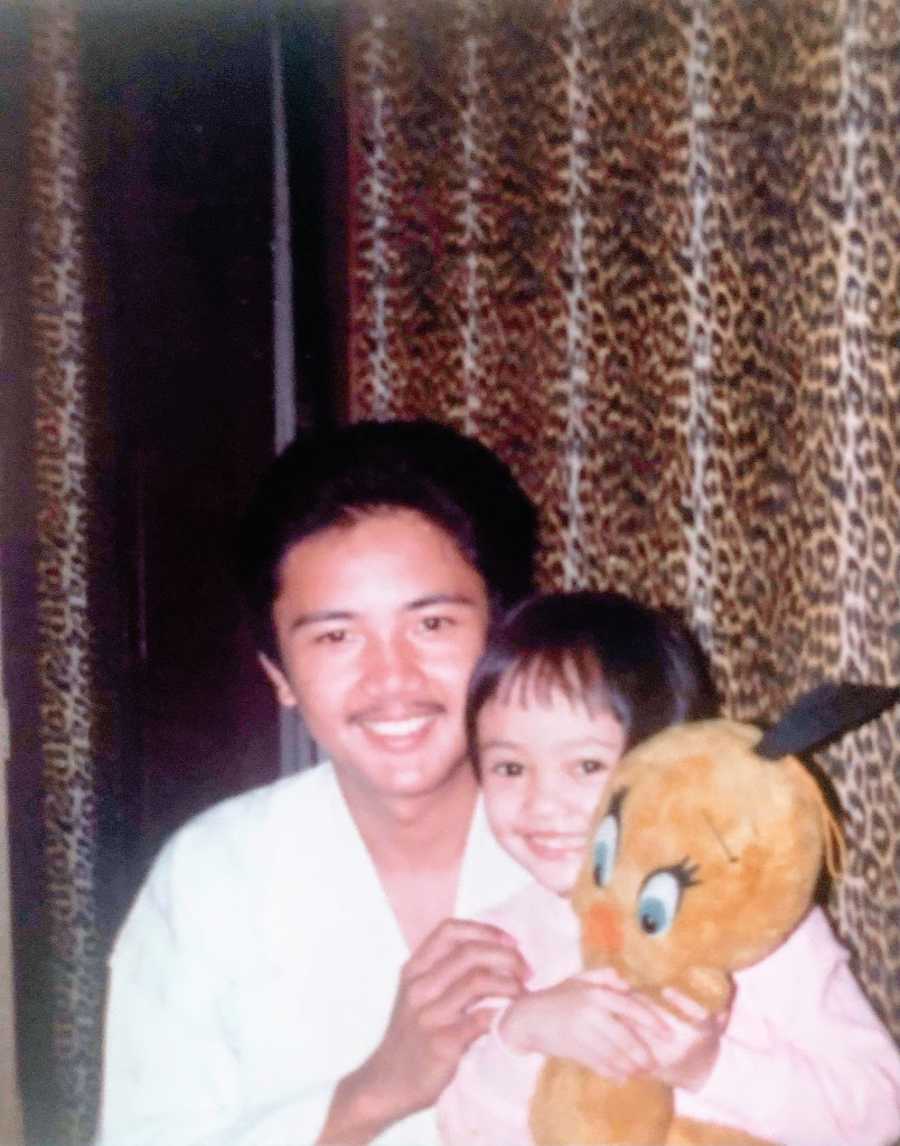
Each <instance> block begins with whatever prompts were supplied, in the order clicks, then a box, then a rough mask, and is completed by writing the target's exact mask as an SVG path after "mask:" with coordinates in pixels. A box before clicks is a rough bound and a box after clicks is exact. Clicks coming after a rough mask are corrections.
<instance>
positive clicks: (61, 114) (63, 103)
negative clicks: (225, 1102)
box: [29, 0, 109, 1146]
mask: <svg viewBox="0 0 900 1146" xmlns="http://www.w3.org/2000/svg"><path fill="white" fill-rule="evenodd" d="M76 8H77V5H76V3H75V2H74V0H72V2H71V3H69V2H67V0H58V2H54V0H44V2H42V3H40V4H35V5H34V7H33V10H32V12H31V43H32V56H31V66H30V72H31V76H30V78H31V91H30V107H29V136H30V139H29V169H30V201H31V224H32V225H31V229H30V234H29V239H30V244H31V260H32V267H33V271H32V279H31V311H32V323H33V333H32V341H33V355H34V379H33V381H34V392H35V464H36V487H37V563H38V567H37V597H38V630H39V633H38V643H39V647H38V650H37V655H38V669H39V676H40V690H41V711H40V733H39V735H40V741H41V747H42V751H43V760H44V777H43V790H44V827H45V839H46V896H47V908H46V910H47V917H48V922H49V930H50V947H51V965H50V969H49V980H50V984H51V991H52V1026H53V1031H52V1061H51V1062H50V1063H48V1064H47V1073H48V1078H47V1080H46V1086H45V1094H46V1096H47V1101H49V1103H50V1105H51V1107H52V1109H51V1110H50V1111H49V1112H48V1111H40V1112H38V1116H39V1117H40V1118H41V1119H42V1120H43V1119H46V1120H47V1122H48V1126H47V1127H46V1128H45V1131H44V1133H45V1134H46V1135H48V1136H49V1137H47V1139H46V1140H47V1141H52V1143H53V1146H76V1144H81V1143H87V1142H89V1141H90V1140H91V1138H92V1135H93V1126H94V1118H95V1114H96V1110H95V1107H96V1099H97V1091H98V1083H99V1067H100V1040H101V1009H102V999H103V984H104V958H103V948H102V944H101V942H100V937H99V933H98V921H97V888H96V885H95V877H96V859H97V802H96V798H95V783H96V767H97V763H98V758H99V755H100V741H101V731H100V724H101V723H102V722H103V719H104V711H103V707H102V704H100V703H98V701H99V697H98V691H97V678H96V673H95V669H96V658H95V656H94V653H95V635H96V634H95V618H94V617H93V616H92V609H91V588H90V582H91V572H92V569H93V567H95V566H96V565H97V564H98V563H99V561H98V540H99V539H98V536H97V519H96V514H95V510H96V505H95V498H94V494H93V475H92V468H91V467H92V465H93V463H94V462H95V458H94V453H95V451H96V448H97V446H96V442H95V437H96V428H97V427H96V410H95V405H94V404H95V402H96V399H97V394H96V376H95V373H94V372H93V371H92V369H91V364H90V362H89V360H88V355H87V339H86V325H87V324H86V318H87V315H86V311H87V304H86V282H85V246H84V243H85V240H84V212H85V204H84V180H83V169H82V162H83V161H82V155H81V150H80V147H81V124H80V119H79V116H80V107H79V96H80V92H79V83H78V59H79V57H78V43H77V37H76V32H77V16H76ZM105 552H106V553H108V552H109V549H108V548H107V549H106V550H105Z"/></svg>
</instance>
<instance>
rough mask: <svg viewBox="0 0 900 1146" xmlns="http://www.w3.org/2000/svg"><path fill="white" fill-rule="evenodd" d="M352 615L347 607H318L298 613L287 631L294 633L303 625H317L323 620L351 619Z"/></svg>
mask: <svg viewBox="0 0 900 1146" xmlns="http://www.w3.org/2000/svg"><path fill="white" fill-rule="evenodd" d="M354 616H355V614H354V613H351V612H350V610H349V609H319V610H317V611H315V612H312V613H300V615H299V616H297V617H294V619H293V620H292V621H291V623H290V625H289V626H288V632H289V633H294V632H296V631H297V629H302V628H303V626H304V625H317V624H320V623H321V622H323V621H352V620H353V618H354Z"/></svg>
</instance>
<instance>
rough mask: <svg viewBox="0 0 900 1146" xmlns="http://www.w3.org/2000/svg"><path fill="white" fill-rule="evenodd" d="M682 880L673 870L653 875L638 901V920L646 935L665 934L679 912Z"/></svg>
mask: <svg viewBox="0 0 900 1146" xmlns="http://www.w3.org/2000/svg"><path fill="white" fill-rule="evenodd" d="M681 887H682V885H681V880H679V878H678V877H677V876H676V875H675V874H674V873H673V872H671V871H658V872H656V874H655V875H651V876H650V878H649V879H648V880H647V882H646V883H645V884H644V886H643V887H642V888H641V894H640V895H639V896H638V902H637V920H638V924H639V926H640V928H641V931H643V932H644V934H645V935H665V933H666V932H667V931H668V930H669V928H670V927H671V926H672V924H673V923H674V922H675V916H676V915H677V914H678V907H679V904H680V903H681Z"/></svg>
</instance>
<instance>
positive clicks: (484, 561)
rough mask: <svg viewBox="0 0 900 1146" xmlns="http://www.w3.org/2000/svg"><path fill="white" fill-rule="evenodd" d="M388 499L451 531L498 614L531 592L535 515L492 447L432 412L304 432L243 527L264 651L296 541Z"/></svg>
mask: <svg viewBox="0 0 900 1146" xmlns="http://www.w3.org/2000/svg"><path fill="white" fill-rule="evenodd" d="M385 507H390V508H402V509H412V510H415V511H417V512H418V513H421V514H422V515H423V516H425V517H427V518H428V519H429V520H430V521H432V522H433V523H434V524H435V525H438V526H440V527H441V528H442V529H444V530H445V531H446V532H447V533H448V534H449V535H450V536H451V537H452V538H453V540H454V541H455V542H456V545H457V546H458V548H459V550H460V552H461V553H462V555H463V556H464V557H465V559H466V560H467V561H468V562H469V563H470V564H471V565H472V567H473V568H474V569H476V570H477V571H478V572H479V573H480V574H481V576H482V577H483V578H484V582H485V585H486V587H487V592H488V599H489V601H490V605H491V611H492V615H496V614H497V613H499V612H500V611H502V610H505V609H507V608H509V607H510V606H511V605H512V604H514V603H515V602H516V601H518V600H520V599H521V598H522V597H523V596H525V595H526V594H527V593H529V592H530V591H531V589H532V585H533V566H534V551H535V547H536V542H537V515H536V512H535V509H534V506H533V505H532V503H531V501H530V500H529V498H528V497H527V496H526V495H525V493H524V492H523V490H522V489H521V487H520V486H519V485H518V483H517V482H516V480H515V478H514V477H513V476H512V474H511V472H510V471H509V469H508V468H507V467H506V465H505V464H504V463H503V462H501V461H500V459H499V458H498V457H497V456H496V455H495V454H493V453H492V452H491V451H490V450H489V449H488V448H487V447H486V446H484V445H482V444H481V443H480V442H477V441H475V440H474V439H472V438H467V437H465V436H463V435H462V434H460V433H457V431H455V430H452V429H451V428H450V427H449V426H444V425H441V424H440V423H437V422H432V421H428V420H426V419H418V420H414V421H396V422H355V423H353V424H352V425H349V426H344V427H340V428H337V429H333V428H329V429H325V430H318V431H313V432H309V433H303V434H301V435H299V436H298V437H297V438H295V440H294V441H293V442H292V443H291V444H290V445H289V446H288V447H287V448H286V449H285V450H284V452H283V453H282V454H280V455H279V457H278V458H276V460H275V462H274V463H273V465H272V466H271V468H270V469H269V471H268V472H267V473H266V474H265V475H264V477H263V479H262V481H261V482H260V485H259V487H258V489H257V491H256V494H255V495H254V498H253V500H252V502H251V504H250V507H249V509H248V511H247V513H246V515H245V518H244V521H243V523H242V525H241V528H240V532H239V535H238V547H237V549H238V552H237V568H238V577H239V580H240V584H241V588H242V590H243V593H244V598H245V600H246V602H247V604H248V606H249V609H250V615H251V619H252V622H253V626H254V635H255V637H256V641H257V646H258V647H259V648H260V649H261V650H262V651H263V652H265V653H266V654H267V655H268V656H270V657H272V658H273V659H274V658H277V655H278V651H277V646H276V641H275V632H274V628H273V625H272V604H273V602H274V601H275V598H276V597H277V595H278V591H279V570H280V565H281V561H282V558H283V557H284V556H285V554H286V553H287V551H288V550H289V549H290V548H291V546H293V545H295V544H297V542H299V541H303V540H304V538H307V537H310V536H312V534H314V533H317V532H319V531H320V530H323V529H328V528H329V527H330V526H334V525H344V524H348V523H350V522H352V521H354V520H355V519H356V518H358V517H359V516H360V515H361V514H364V513H367V512H371V511H372V510H376V509H379V508H385Z"/></svg>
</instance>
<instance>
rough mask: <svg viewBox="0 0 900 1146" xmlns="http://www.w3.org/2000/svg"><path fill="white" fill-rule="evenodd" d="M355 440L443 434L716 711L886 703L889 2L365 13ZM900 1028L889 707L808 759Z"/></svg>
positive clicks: (896, 435) (358, 46)
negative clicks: (861, 687) (389, 425)
mask: <svg viewBox="0 0 900 1146" xmlns="http://www.w3.org/2000/svg"><path fill="white" fill-rule="evenodd" d="M354 15H355V19H354V22H353V26H352V29H351V41H350V64H351V71H350V77H351V78H350V83H351V98H350V107H351V112H352V123H351V128H352V141H353V142H352V169H353V171H354V185H353V188H352V202H351V223H352V243H351V252H352V283H351V286H352V298H353V310H352V324H351V345H350V361H351V371H352V392H351V410H350V413H351V416H353V417H364V416H369V417H371V416H374V417H379V418H383V417H388V416H391V417H393V416H399V417H411V416H416V415H428V416H432V417H437V418H440V419H444V420H446V421H448V422H451V423H453V424H455V425H457V426H458V427H460V428H463V429H465V430H468V431H470V432H473V433H475V434H477V435H479V436H480V437H481V438H482V439H483V440H484V441H485V442H487V443H488V444H489V445H490V446H492V447H494V448H495V449H496V450H497V451H498V452H499V453H500V454H501V455H502V456H503V457H505V458H506V459H507V461H509V462H510V463H511V465H512V466H513V467H514V469H515V470H516V471H517V472H518V474H519V475H520V477H521V478H522V480H523V482H524V484H525V485H526V487H527V488H528V490H529V491H530V493H531V494H532V495H533V496H534V498H535V499H536V500H537V502H538V504H539V505H540V507H541V510H542V513H543V519H544V542H545V550H544V557H543V565H542V569H541V576H542V582H543V584H544V585H545V586H557V587H568V586H575V585H592V586H601V585H613V586H616V587H618V588H620V589H623V590H626V591H631V592H633V593H636V594H637V595H639V596H641V597H643V598H645V599H649V600H652V601H654V602H666V603H669V604H674V605H677V606H679V607H681V608H682V609H683V610H684V612H685V614H686V616H687V617H688V619H689V620H690V621H691V622H692V624H693V625H694V627H695V629H696V630H697V632H698V633H699V635H700V637H701V638H702V640H703V642H704V644H705V647H706V648H707V650H708V652H709V653H710V655H711V657H712V661H713V664H714V667H715V670H716V673H717V677H718V681H719V684H720V686H721V692H722V695H723V698H724V704H725V708H726V710H727V711H728V712H729V713H730V714H732V715H734V716H736V717H738V718H746V719H766V718H768V717H770V716H771V715H773V714H776V713H777V712H778V711H779V710H780V709H782V707H783V706H784V705H785V703H786V702H787V701H788V700H789V699H790V698H792V697H793V696H794V695H796V694H797V693H799V692H800V691H801V690H803V689H804V688H806V687H807V686H809V685H811V684H813V683H815V682H817V681H818V680H820V679H822V678H823V677H828V678H835V677H842V678H849V679H861V680H869V681H874V682H886V681H900V343H898V330H900V307H898V300H900V250H898V220H900V159H898V138H900V132H898V123H900V69H898V60H900V9H898V7H897V4H896V0H867V2H866V3H862V2H859V3H857V2H853V0H840V2H839V0H832V2H830V3H829V2H826V3H822V2H820V0H815V2H812V0H810V2H808V3H804V2H802V0H770V2H766V3H748V2H747V0H694V2H693V3H682V4H673V3H670V2H669V0H659V2H651V0H440V2H435V0H431V2H430V3H428V4H424V5H423V4H422V3H421V0H368V2H363V3H361V4H360V6H359V7H358V8H357V9H356V10H355V13H354ZM821 762H822V764H823V766H824V767H825V768H826V770H827V771H828V773H829V774H830V777H831V778H832V780H833V782H834V784H835V786H836V788H837V790H838V794H839V796H840V798H841V802H842V804H843V808H844V810H845V814H846V821H845V822H846V829H847V835H848V841H849V845H850V860H849V867H848V870H847V872H846V876H845V879H844V881H843V882H842V883H841V885H840V887H839V890H838V891H837V892H836V894H835V896H834V898H833V902H832V908H833V915H834V918H835V922H836V924H837V926H838V929H839V931H840V932H841V933H842V935H843V936H844V937H845V939H846V940H847V942H848V943H849V945H850V946H851V949H852V950H853V952H854V954H855V956H856V965H857V969H858V971H859V974H860V976H861V978H862V981H863V983H864V986H865V987H866V989H867V991H868V993H869V995H870V997H871V998H872V1000H873V1002H874V1003H875V1005H876V1006H877V1008H878V1009H879V1011H880V1012H881V1014H882V1015H883V1016H884V1018H885V1019H886V1020H887V1021H888V1022H889V1023H890V1024H892V1026H893V1029H894V1031H895V1033H896V1034H897V1036H898V1037H900V933H898V920H900V891H898V872H900V779H898V767H900V713H898V712H894V713H893V714H891V715H890V716H888V717H885V718H883V719H882V720H880V721H879V722H878V723H877V724H875V725H871V726H869V727H868V728H866V729H865V730H863V731H861V732H860V733H859V734H857V735H855V736H853V737H852V738H847V739H845V740H844V741H843V742H842V743H841V745H840V747H839V748H838V749H835V750H834V751H832V752H831V753H829V754H827V755H825V756H824V757H823V758H822V761H821Z"/></svg>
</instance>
